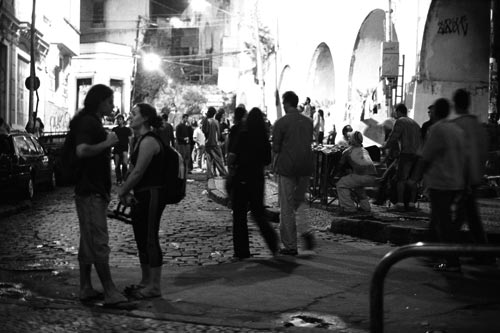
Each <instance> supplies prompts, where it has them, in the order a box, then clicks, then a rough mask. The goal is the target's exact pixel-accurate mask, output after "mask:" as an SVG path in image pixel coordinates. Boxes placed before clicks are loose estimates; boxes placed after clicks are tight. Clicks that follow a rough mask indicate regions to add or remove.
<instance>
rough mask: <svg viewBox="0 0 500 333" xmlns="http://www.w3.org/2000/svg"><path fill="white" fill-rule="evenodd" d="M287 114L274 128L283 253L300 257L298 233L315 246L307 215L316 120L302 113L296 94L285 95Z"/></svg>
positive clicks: (284, 106) (305, 242)
mask: <svg viewBox="0 0 500 333" xmlns="http://www.w3.org/2000/svg"><path fill="white" fill-rule="evenodd" d="M282 100H283V108H284V109H285V112H286V115H285V116H283V117H282V118H280V119H278V120H277V121H276V123H275V125H274V128H273V151H274V153H275V165H274V168H275V171H276V173H277V174H278V175H279V183H278V191H279V202H280V235H281V242H282V243H283V246H284V248H283V249H281V250H280V253H281V254H285V255H297V254H298V251H297V231H298V232H299V234H300V235H301V237H302V239H303V241H304V245H305V248H306V249H308V250H310V249H312V248H313V247H314V245H315V244H314V235H313V233H312V231H311V229H310V227H309V225H308V223H307V221H306V219H305V216H304V202H305V193H306V190H307V187H308V185H309V177H310V176H311V174H312V171H313V165H312V161H313V153H312V148H311V144H312V140H313V124H312V119H311V118H309V117H306V116H304V115H302V114H300V112H299V110H298V109H297V105H298V102H299V98H298V97H297V95H296V94H295V93H294V92H293V91H287V92H285V93H284V94H283V97H282Z"/></svg>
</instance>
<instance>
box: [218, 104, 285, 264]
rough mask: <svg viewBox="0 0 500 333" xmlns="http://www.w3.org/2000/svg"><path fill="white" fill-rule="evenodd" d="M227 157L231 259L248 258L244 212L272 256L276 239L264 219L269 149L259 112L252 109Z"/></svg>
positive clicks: (276, 244) (276, 247)
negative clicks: (249, 213)
mask: <svg viewBox="0 0 500 333" xmlns="http://www.w3.org/2000/svg"><path fill="white" fill-rule="evenodd" d="M233 139H234V142H233V144H231V146H230V151H229V154H228V167H229V176H228V178H227V179H226V181H229V182H231V183H232V186H231V185H230V186H229V194H230V197H231V202H232V209H233V247H234V257H235V258H237V259H245V258H249V257H250V255H251V253H250V244H249V239H248V224H247V211H248V207H250V211H251V213H252V216H253V218H254V220H255V222H256V223H257V225H258V227H259V230H260V233H261V234H262V236H263V237H264V240H265V241H266V244H267V246H268V247H269V250H270V251H271V253H272V254H273V255H274V254H275V253H276V252H277V251H278V236H277V234H276V232H275V231H274V229H273V227H272V226H271V224H270V222H269V221H268V220H267V218H266V214H265V209H264V187H265V180H264V167H265V166H266V165H268V164H270V163H271V145H270V143H269V137H268V136H267V130H266V124H265V122H264V117H263V114H262V111H261V110H260V109H259V108H253V109H252V110H250V112H249V113H248V117H247V119H246V121H245V123H244V125H243V126H242V129H241V130H240V131H239V133H238V134H237V137H236V138H233Z"/></svg>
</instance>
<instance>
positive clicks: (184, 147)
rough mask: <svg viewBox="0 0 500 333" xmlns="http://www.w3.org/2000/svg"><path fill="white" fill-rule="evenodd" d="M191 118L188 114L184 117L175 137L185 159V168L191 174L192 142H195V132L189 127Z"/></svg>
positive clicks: (176, 129)
mask: <svg viewBox="0 0 500 333" xmlns="http://www.w3.org/2000/svg"><path fill="white" fill-rule="evenodd" d="M188 119H189V116H188V115H187V114H184V115H182V122H181V123H179V125H177V127H176V128H175V137H176V138H177V147H178V148H179V153H180V154H181V156H182V158H183V159H184V166H185V168H186V170H188V172H191V169H190V168H189V167H190V166H192V164H191V142H192V141H193V130H192V128H191V126H190V125H189V121H188Z"/></svg>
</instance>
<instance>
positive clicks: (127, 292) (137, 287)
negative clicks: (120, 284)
mask: <svg viewBox="0 0 500 333" xmlns="http://www.w3.org/2000/svg"><path fill="white" fill-rule="evenodd" d="M144 287H145V286H144V285H142V284H131V285H129V286H126V287H125V289H124V290H123V293H124V294H125V295H127V296H129V295H132V294H133V293H134V292H136V291H137V290H140V289H142V288H144Z"/></svg>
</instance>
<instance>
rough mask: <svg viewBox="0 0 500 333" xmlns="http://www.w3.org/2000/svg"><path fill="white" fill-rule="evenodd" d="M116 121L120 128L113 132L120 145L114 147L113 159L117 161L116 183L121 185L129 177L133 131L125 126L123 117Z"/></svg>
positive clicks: (114, 129) (117, 127)
mask: <svg viewBox="0 0 500 333" xmlns="http://www.w3.org/2000/svg"><path fill="white" fill-rule="evenodd" d="M116 121H117V122H118V126H116V127H115V128H113V132H115V133H116V136H117V137H118V143H117V144H116V145H115V146H114V147H113V159H114V161H115V174H116V183H117V184H118V185H120V184H121V183H122V181H123V180H124V179H125V177H126V176H127V166H128V146H129V142H130V138H131V136H132V130H131V129H130V128H128V127H127V126H125V119H124V118H123V115H121V114H119V115H118V116H116Z"/></svg>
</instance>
